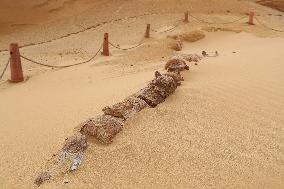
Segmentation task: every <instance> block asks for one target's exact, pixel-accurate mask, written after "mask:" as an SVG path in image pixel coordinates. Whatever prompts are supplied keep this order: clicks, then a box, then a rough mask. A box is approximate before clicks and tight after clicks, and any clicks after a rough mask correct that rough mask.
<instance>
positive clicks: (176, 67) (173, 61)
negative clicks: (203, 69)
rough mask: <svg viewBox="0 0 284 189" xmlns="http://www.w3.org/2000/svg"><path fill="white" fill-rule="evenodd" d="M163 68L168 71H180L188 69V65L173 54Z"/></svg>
mask: <svg viewBox="0 0 284 189" xmlns="http://www.w3.org/2000/svg"><path fill="white" fill-rule="evenodd" d="M165 69H166V70H167V71H169V72H180V71H184V70H189V66H188V65H187V64H186V62H185V60H184V59H183V58H182V57H181V56H177V55H175V56H173V57H171V58H170V60H169V61H168V62H167V63H166V65H165Z"/></svg>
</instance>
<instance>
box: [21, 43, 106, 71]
mask: <svg viewBox="0 0 284 189" xmlns="http://www.w3.org/2000/svg"><path fill="white" fill-rule="evenodd" d="M102 47H103V46H102V45H101V47H100V48H99V50H98V51H97V52H96V53H95V54H94V56H92V57H91V58H90V59H88V60H85V61H83V62H78V63H75V64H70V65H63V66H58V65H49V64H44V63H41V62H38V61H35V60H33V59H31V58H27V57H25V56H23V55H20V57H21V58H23V59H24V60H27V61H29V62H30V63H33V64H37V65H40V66H44V67H49V68H68V67H72V66H77V65H81V64H86V63H89V62H91V61H92V60H93V59H94V58H96V57H97V55H98V54H99V52H100V51H101V50H102Z"/></svg>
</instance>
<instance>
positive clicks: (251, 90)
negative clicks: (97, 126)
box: [0, 0, 284, 189]
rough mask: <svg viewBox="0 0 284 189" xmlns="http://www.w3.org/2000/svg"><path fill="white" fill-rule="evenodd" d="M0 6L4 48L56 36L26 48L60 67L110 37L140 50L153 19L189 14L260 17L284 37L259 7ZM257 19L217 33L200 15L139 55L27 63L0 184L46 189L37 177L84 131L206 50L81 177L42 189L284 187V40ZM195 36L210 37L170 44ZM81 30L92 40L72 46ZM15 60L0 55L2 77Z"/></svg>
mask: <svg viewBox="0 0 284 189" xmlns="http://www.w3.org/2000/svg"><path fill="white" fill-rule="evenodd" d="M0 2H1V3H3V4H1V5H3V6H1V7H0V25H1V29H0V35H1V38H0V49H2V50H4V49H7V47H8V45H9V43H11V42H18V43H19V44H20V45H25V44H31V43H33V44H36V43H40V42H42V41H48V40H50V39H56V40H54V41H51V42H48V43H44V44H39V45H35V46H30V47H25V48H22V49H21V53H22V54H23V55H26V56H28V57H31V58H33V59H36V60H39V61H41V62H44V63H46V64H51V65H68V64H72V63H75V62H78V61H82V60H85V59H88V58H89V57H91V56H92V55H93V54H94V52H96V51H97V49H98V48H99V46H100V45H101V42H102V38H103V33H104V32H109V34H110V40H111V41H112V42H113V43H115V44H119V45H120V46H121V47H131V46H132V45H136V44H138V42H139V41H140V40H141V39H142V38H143V35H144V31H145V27H146V24H147V23H151V25H152V27H153V28H154V29H155V30H157V31H165V30H167V29H169V28H171V27H173V26H174V23H175V22H176V21H177V20H180V19H183V12H184V11H185V10H190V12H191V13H192V14H194V15H196V16H198V17H200V18H203V19H206V20H210V21H212V22H219V23H221V22H225V21H228V20H229V21H230V20H235V19H238V18H240V17H243V16H246V15H245V13H248V12H249V11H250V10H253V11H255V12H256V14H258V15H259V19H261V20H262V21H263V22H264V23H265V24H267V25H268V26H270V27H272V28H276V29H278V30H284V16H283V12H279V11H277V10H274V9H271V8H268V7H264V6H261V5H259V4H256V3H254V2H253V1H237V0H236V1H235V0H232V1H227V0H212V1H206V0H203V1H195V0H179V1H172V0H160V1H152V0H139V1H111V0H101V1H95V2H94V1H90V0H81V1H74V0H72V1H70V0H69V1H67V0H59V1H53V0H49V1H31V0H30V1H27V0H26V1H21V2H17V4H16V5H13V6H12V5H11V2H10V1H8V0H1V1H0ZM75 7H76V9H75ZM134 7H135V8H134ZM31 11H34V12H33V13H31ZM11 12H13V13H15V14H12V15H13V16H11ZM270 14H271V15H270ZM279 15H282V16H279ZM246 21H247V18H245V19H244V20H240V21H238V22H236V23H232V24H228V25H222V24H213V25H212V24H205V23H200V22H197V21H196V20H194V19H193V18H190V22H189V24H180V25H179V27H177V28H176V29H175V30H173V31H170V32H167V33H153V32H152V35H151V38H150V39H143V41H144V42H145V43H144V44H143V45H142V46H140V47H138V48H136V49H133V50H130V51H119V50H117V49H114V48H111V49H110V51H111V56H110V57H103V56H101V55H100V56H98V57H97V58H96V59H95V60H94V61H92V62H91V63H88V64H84V65H80V66H76V67H70V68H64V69H50V68H44V67H41V66H38V65H34V64H30V63H29V62H27V61H24V60H23V61H22V63H23V69H24V75H25V77H26V81H25V82H22V83H18V84H12V83H9V82H7V79H8V78H9V74H10V73H9V70H8V72H7V73H6V74H5V75H4V78H3V80H2V81H0V145H1V150H0V188H9V189H10V188H37V186H36V185H35V184H34V183H33V182H34V179H35V177H36V176H37V174H38V173H39V172H41V171H42V169H43V168H44V165H45V164H46V162H47V161H48V160H49V159H50V157H52V155H53V154H54V153H56V152H57V151H58V149H60V148H61V146H62V144H63V142H64V139H66V138H67V137H68V136H70V135H72V134H73V133H74V132H75V128H76V126H78V125H79V124H80V123H82V122H83V121H85V120H87V119H88V118H90V117H94V116H96V115H99V114H101V112H102V111H101V110H102V108H103V107H105V106H107V105H111V104H114V103H116V102H119V101H121V100H123V99H124V98H125V97H127V96H129V95H130V94H133V93H134V92H136V91H138V90H139V89H141V88H142V87H144V86H145V85H146V84H147V82H148V81H150V80H151V79H152V78H153V76H154V72H155V71H156V70H158V71H161V72H165V70H164V65H165V62H166V61H167V60H168V59H169V57H171V56H172V55H173V54H176V53H199V54H200V53H201V52H202V51H203V50H205V51H207V52H215V51H216V50H217V51H218V52H219V56H218V57H208V58H204V59H203V60H202V61H201V62H200V63H199V64H198V66H195V65H194V64H190V71H188V72H184V73H183V77H184V79H185V81H183V82H182V85H181V86H180V87H179V88H178V89H177V90H176V92H175V93H174V94H173V95H171V96H170V97H169V98H168V99H167V100H166V101H165V102H164V103H162V104H160V105H158V106H157V107H156V108H148V109H145V110H143V111H142V112H139V113H138V114H137V115H135V116H134V117H132V118H131V119H130V120H129V121H127V124H126V126H125V127H124V128H123V130H122V132H120V133H119V134H118V135H117V136H116V138H115V140H114V142H113V143H112V144H110V145H100V144H98V143H97V142H96V141H95V140H94V141H92V142H91V143H90V144H89V145H90V146H89V148H88V149H87V151H86V155H85V157H84V160H83V163H82V165H81V166H80V167H79V169H78V170H77V171H76V172H74V173H70V174H68V175H65V176H64V175H62V176H61V177H58V178H55V179H53V180H51V181H49V182H47V183H45V184H43V185H42V186H40V188H283V187H284V129H283V125H284V87H283V82H284V71H283V70H284V64H283V55H282V54H283V53H282V49H284V38H283V37H284V33H283V32H276V31H272V30H269V29H267V28H264V27H262V26H260V25H259V24H256V25H254V26H250V25H247V24H246V23H245V22H246ZM90 26H96V27H93V28H91V29H88V30H86V28H88V27H90ZM212 27H215V28H221V29H220V30H223V31H216V32H212V31H211V30H212ZM84 30H86V31H84ZM195 30H203V31H204V32H205V35H206V37H205V38H204V39H201V40H199V41H197V42H194V43H188V42H186V43H184V47H183V49H182V51H181V52H174V51H173V50H172V49H170V48H168V44H169V40H170V39H168V38H167V36H168V35H173V34H179V33H182V32H188V31H195ZM77 31H84V32H80V33H78V34H74V35H70V36H67V37H63V38H62V36H66V34H68V33H72V32H77ZM209 31H211V32H209ZM8 53H9V52H6V51H4V52H0V71H1V70H2V69H3V66H4V64H5V63H6V61H7V59H8V57H9V55H8ZM64 182H65V183H64Z"/></svg>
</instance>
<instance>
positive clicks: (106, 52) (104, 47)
mask: <svg viewBox="0 0 284 189" xmlns="http://www.w3.org/2000/svg"><path fill="white" fill-rule="evenodd" d="M103 55H104V56H109V46H108V33H105V34H104V44H103Z"/></svg>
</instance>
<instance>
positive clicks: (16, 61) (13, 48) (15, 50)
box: [0, 11, 284, 82]
mask: <svg viewBox="0 0 284 189" xmlns="http://www.w3.org/2000/svg"><path fill="white" fill-rule="evenodd" d="M150 14H153V13H148V14H143V15H138V16H133V18H137V17H141V16H145V15H150ZM189 17H191V18H193V19H195V20H196V21H197V22H199V23H205V24H216V25H218V24H222V25H225V24H233V23H237V22H239V21H241V20H243V19H245V18H247V17H248V16H247V15H246V16H242V17H240V18H237V19H235V20H231V21H227V22H212V21H208V20H206V19H204V18H200V17H198V16H194V15H192V14H190V13H189V12H188V11H187V12H185V17H184V20H177V21H175V22H174V24H173V26H172V27H171V28H169V29H166V30H164V31H158V30H156V29H152V28H151V26H150V24H147V28H146V33H145V36H144V37H145V38H150V31H152V32H154V33H167V32H171V31H173V30H175V29H176V28H178V27H179V26H180V25H181V24H182V23H189ZM254 19H255V20H256V22H257V23H258V24H259V25H261V26H262V27H264V28H266V29H269V30H272V31H275V32H284V30H280V29H274V28H272V27H269V26H267V25H266V24H264V23H263V22H262V21H261V20H260V19H259V18H258V17H257V16H255V14H254V12H251V13H250V14H249V21H248V22H247V23H248V24H250V25H255V24H254V23H253V21H254ZM118 20H122V19H115V20H114V21H118ZM106 23H108V22H104V23H102V24H97V25H94V26H90V27H87V28H84V29H83V30H80V31H78V32H73V33H69V34H66V35H64V36H61V37H59V38H55V39H52V40H48V41H44V42H40V43H36V44H27V45H23V46H18V44H11V45H10V56H11V57H10V58H9V60H8V62H7V63H6V64H5V66H4V70H3V71H2V72H1V75H0V80H1V79H2V78H3V76H4V74H5V72H6V70H7V68H8V65H9V64H11V78H12V75H13V73H14V71H15V72H16V73H17V74H18V75H21V73H20V72H22V70H21V69H22V68H21V60H20V59H21V58H22V59H24V60H26V61H28V62H30V63H33V64H37V65H40V66H44V67H50V68H68V67H72V66H77V65H81V64H86V63H89V62H91V61H92V60H94V59H95V58H96V57H97V56H98V54H99V52H100V51H101V50H102V49H103V51H102V55H104V56H109V46H111V47H113V48H116V49H118V50H123V51H128V50H131V49H135V48H138V47H140V46H141V45H143V44H144V43H145V41H144V38H142V40H141V41H139V42H138V43H137V45H134V46H131V47H128V48H122V47H120V45H116V44H115V43H113V42H110V41H109V40H108V33H105V35H104V42H103V44H102V45H101V46H100V47H99V49H98V50H97V51H96V52H95V54H94V55H93V56H92V57H91V58H89V59H87V60H85V61H82V62H78V63H74V64H70V65H52V64H46V63H42V62H40V61H36V60H34V59H32V58H29V57H27V56H25V55H21V54H20V52H19V49H20V48H23V47H28V46H35V45H39V44H45V43H50V42H52V41H55V40H58V39H62V38H65V37H69V36H71V35H75V34H79V33H82V32H85V31H87V30H90V29H93V28H96V27H98V26H101V25H103V24H106ZM4 51H8V52H9V50H8V49H3V50H0V52H4ZM12 65H13V66H12ZM18 68H19V70H12V69H18ZM17 74H16V75H17ZM21 80H22V79H21V77H20V79H19V82H20V81H21ZM16 82H18V81H16Z"/></svg>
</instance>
